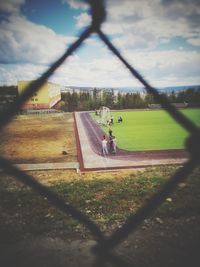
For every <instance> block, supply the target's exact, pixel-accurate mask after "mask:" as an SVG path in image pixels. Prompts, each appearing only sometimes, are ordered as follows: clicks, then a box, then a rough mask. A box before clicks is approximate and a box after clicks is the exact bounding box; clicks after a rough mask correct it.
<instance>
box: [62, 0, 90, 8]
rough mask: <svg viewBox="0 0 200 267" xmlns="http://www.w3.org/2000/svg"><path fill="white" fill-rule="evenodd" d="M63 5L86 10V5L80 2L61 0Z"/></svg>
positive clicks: (79, 0) (76, 0)
mask: <svg viewBox="0 0 200 267" xmlns="http://www.w3.org/2000/svg"><path fill="white" fill-rule="evenodd" d="M62 2H63V3H67V4H69V6H70V7H71V8H74V9H87V8H88V4H87V3H86V2H84V1H82V0H62Z"/></svg>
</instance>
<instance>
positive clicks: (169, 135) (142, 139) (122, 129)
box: [92, 108, 200, 151]
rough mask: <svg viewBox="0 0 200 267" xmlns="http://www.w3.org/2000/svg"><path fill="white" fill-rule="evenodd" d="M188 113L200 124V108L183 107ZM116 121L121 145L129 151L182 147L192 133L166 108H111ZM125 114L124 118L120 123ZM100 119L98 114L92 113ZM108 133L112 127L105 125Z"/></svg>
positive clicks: (117, 135) (115, 130)
mask: <svg viewBox="0 0 200 267" xmlns="http://www.w3.org/2000/svg"><path fill="white" fill-rule="evenodd" d="M180 111H181V112H182V113H183V114H184V115H185V116H187V117H188V118H190V119H191V120H192V121H193V122H194V123H196V124H197V125H198V126H200V109H189V108H188V109H183V110H180ZM111 115H113V117H114V124H113V125H112V126H111V128H112V131H113V135H115V136H116V138H117V145H118V147H119V148H121V149H125V150H129V151H142V150H161V149H182V148H184V146H185V145H184V143H185V139H186V138H187V136H188V133H187V131H185V130H184V129H183V128H182V127H181V126H180V125H178V124H177V123H176V122H175V121H174V119H172V118H171V117H170V115H168V113H167V112H166V111H164V110H141V111H121V112H111ZM119 116H122V118H123V122H122V123H118V122H117V120H118V117H119ZM92 117H93V118H95V120H96V119H97V116H95V115H94V114H92ZM102 129H103V131H104V132H105V133H106V134H108V127H105V126H102Z"/></svg>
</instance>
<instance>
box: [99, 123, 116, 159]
mask: <svg viewBox="0 0 200 267" xmlns="http://www.w3.org/2000/svg"><path fill="white" fill-rule="evenodd" d="M116 151H117V140H116V137H115V136H114V135H112V130H111V128H109V137H108V139H107V138H106V136H105V135H103V138H102V154H103V155H104V156H106V155H108V154H109V153H110V154H116Z"/></svg>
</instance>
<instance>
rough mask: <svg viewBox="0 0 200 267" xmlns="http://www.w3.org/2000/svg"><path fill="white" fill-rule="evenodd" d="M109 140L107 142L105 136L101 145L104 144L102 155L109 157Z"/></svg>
mask: <svg viewBox="0 0 200 267" xmlns="http://www.w3.org/2000/svg"><path fill="white" fill-rule="evenodd" d="M107 143H108V142H107V140H106V136H105V135H104V136H103V139H102V141H101V144H102V153H103V155H104V156H105V155H108V148H107Z"/></svg>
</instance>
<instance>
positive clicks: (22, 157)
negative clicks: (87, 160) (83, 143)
mask: <svg viewBox="0 0 200 267" xmlns="http://www.w3.org/2000/svg"><path fill="white" fill-rule="evenodd" d="M73 122H74V120H73V116H72V114H71V113H56V114H43V115H42V114H41V115H19V116H17V117H15V118H14V119H13V120H12V121H11V122H10V123H9V124H8V125H7V126H6V128H5V129H4V130H3V131H2V132H1V136H0V153H1V155H2V156H4V157H5V158H7V159H9V160H12V161H13V162H14V163H47V162H50V163H51V162H71V161H77V153H76V145H75V136H74V124H73ZM63 151H65V152H67V154H65V153H64V154H63Z"/></svg>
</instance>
